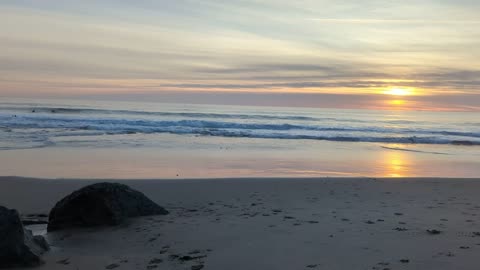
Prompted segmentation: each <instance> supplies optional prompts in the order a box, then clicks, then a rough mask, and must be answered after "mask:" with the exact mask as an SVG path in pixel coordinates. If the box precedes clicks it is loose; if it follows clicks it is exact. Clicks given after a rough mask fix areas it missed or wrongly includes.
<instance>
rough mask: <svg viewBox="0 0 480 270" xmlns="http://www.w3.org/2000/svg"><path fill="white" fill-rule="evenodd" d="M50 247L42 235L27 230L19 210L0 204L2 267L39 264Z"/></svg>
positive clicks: (0, 264) (0, 257) (0, 253)
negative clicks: (41, 256)
mask: <svg viewBox="0 0 480 270" xmlns="http://www.w3.org/2000/svg"><path fill="white" fill-rule="evenodd" d="M48 249H49V247H48V243H47V241H46V240H45V239H44V238H43V237H42V236H39V235H37V236H33V235H32V232H31V231H29V230H26V229H25V228H24V227H23V224H22V222H21V220H20V216H19V215H18V212H17V211H16V210H13V209H7V208H5V207H3V206H0V268H5V267H25V266H38V265H41V264H42V263H43V261H42V259H41V258H40V255H41V254H43V253H44V252H45V251H47V250H48Z"/></svg>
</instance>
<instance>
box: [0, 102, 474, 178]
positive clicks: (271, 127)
mask: <svg viewBox="0 0 480 270" xmlns="http://www.w3.org/2000/svg"><path fill="white" fill-rule="evenodd" d="M479 157H480V114H479V113H473V112H416V111H415V112H412V111H374V110H343V109H342V110H337V109H321V108H285V107H258V106H255V107H248V106H220V105H192V104H162V103H139V102H111V101H94V102H92V101H82V100H75V101H69V100H53V99H52V100H23V99H4V100H2V101H1V103H0V161H1V164H0V171H1V172H2V174H3V175H6V174H8V175H19V176H35V177H88V178H103V177H107V178H110V177H122V178H159V177H161V178H174V177H182V178H190V177H192V178H196V177H202V178H203V177H264V176H285V177H288V176H375V177H376V176H420V177H423V176H443V177H478V176H480V161H479Z"/></svg>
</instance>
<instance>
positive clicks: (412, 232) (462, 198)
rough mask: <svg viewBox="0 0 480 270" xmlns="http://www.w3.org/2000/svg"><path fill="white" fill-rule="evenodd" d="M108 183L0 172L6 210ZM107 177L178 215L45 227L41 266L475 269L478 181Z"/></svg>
mask: <svg viewBox="0 0 480 270" xmlns="http://www.w3.org/2000/svg"><path fill="white" fill-rule="evenodd" d="M373 179H375V180H373ZM106 180H107V179H34V178H18V177H0V205H4V206H6V207H9V208H16V209H17V210H19V211H20V212H21V213H22V214H32V213H36V214H39V213H41V214H48V211H49V210H50V209H51V208H52V207H53V205H54V204H55V203H56V202H57V201H58V200H60V199H61V198H63V197H64V196H66V195H68V194H70V192H72V191H74V190H76V189H78V188H81V187H83V186H85V185H87V184H90V183H92V182H100V181H106ZM108 180H109V181H115V182H120V183H124V184H127V185H129V186H130V187H132V188H134V189H137V190H139V191H141V192H143V193H144V194H145V195H146V196H147V197H149V198H150V199H152V200H153V201H155V202H156V203H158V204H159V205H160V206H162V207H165V208H166V209H167V210H168V211H170V214H169V215H167V216H150V217H141V218H135V219H131V220H130V221H129V222H128V223H127V224H124V225H120V226H114V227H100V228H86V229H74V230H67V231H59V232H50V233H47V234H46V235H45V236H46V238H47V240H48V241H49V243H50V244H51V245H52V250H51V251H50V252H48V253H47V254H45V255H44V257H43V258H44V260H45V261H46V264H45V265H44V266H42V267H40V268H39V269H54V270H57V269H58V270H60V269H72V270H73V269H113V268H107V267H108V266H109V267H114V268H115V269H155V268H158V269H172V270H173V269H201V268H198V267H199V265H203V266H204V268H203V269H208V270H210V269H212V270H223V269H239V270H240V269H267V270H268V269H272V270H273V269H275V270H277V269H285V270H289V269H329V270H330V269H334V270H335V269H386V268H388V269H440V270H442V269H445V270H447V269H465V270H474V269H477V268H478V263H477V262H478V259H477V257H478V256H477V253H478V250H480V197H479V196H478V190H480V181H478V180H480V179H478V178H467V179H465V178H464V179H459V178H330V177H322V178H233V179H232V178H228V179H225V178H222V179H140V180H133V179H131V180H115V179H108ZM40 227H41V226H40ZM30 228H32V227H30ZM35 228H37V230H38V231H41V228H39V226H37V227H35ZM428 230H438V231H440V232H441V233H440V234H438V235H432V234H430V233H429V232H428ZM346 258H347V259H346ZM192 267H197V268H192Z"/></svg>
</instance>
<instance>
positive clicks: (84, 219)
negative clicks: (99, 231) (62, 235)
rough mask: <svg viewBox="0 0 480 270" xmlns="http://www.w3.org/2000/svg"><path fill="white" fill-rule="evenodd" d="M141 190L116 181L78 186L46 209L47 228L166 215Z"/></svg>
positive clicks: (84, 225) (108, 222)
mask: <svg viewBox="0 0 480 270" xmlns="http://www.w3.org/2000/svg"><path fill="white" fill-rule="evenodd" d="M166 214H168V211H167V210H165V209H164V208H162V207H160V206H159V205H157V204H156V203H154V202H153V201H152V200H150V199H149V198H147V197H146V196H145V195H143V193H141V192H139V191H136V190H133V189H131V188H130V187H128V186H126V185H122V184H117V183H98V184H93V185H89V186H86V187H84V188H82V189H79V190H77V191H75V192H73V193H72V194H70V195H68V196H67V197H65V198H63V199H62V200H61V201H59V202H58V203H57V204H56V205H55V207H54V208H53V209H52V211H50V215H49V218H48V219H49V221H48V231H55V230H61V229H66V228H73V227H92V226H99V225H111V226H112V225H118V224H121V223H122V222H123V221H125V219H127V218H129V217H137V216H149V215H166Z"/></svg>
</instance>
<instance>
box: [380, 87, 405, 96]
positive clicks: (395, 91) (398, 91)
mask: <svg viewBox="0 0 480 270" xmlns="http://www.w3.org/2000/svg"><path fill="white" fill-rule="evenodd" d="M383 93H384V94H387V95H392V96H408V95H411V94H412V89H409V88H399V87H395V88H390V89H387V90H386V91H384V92H383Z"/></svg>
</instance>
